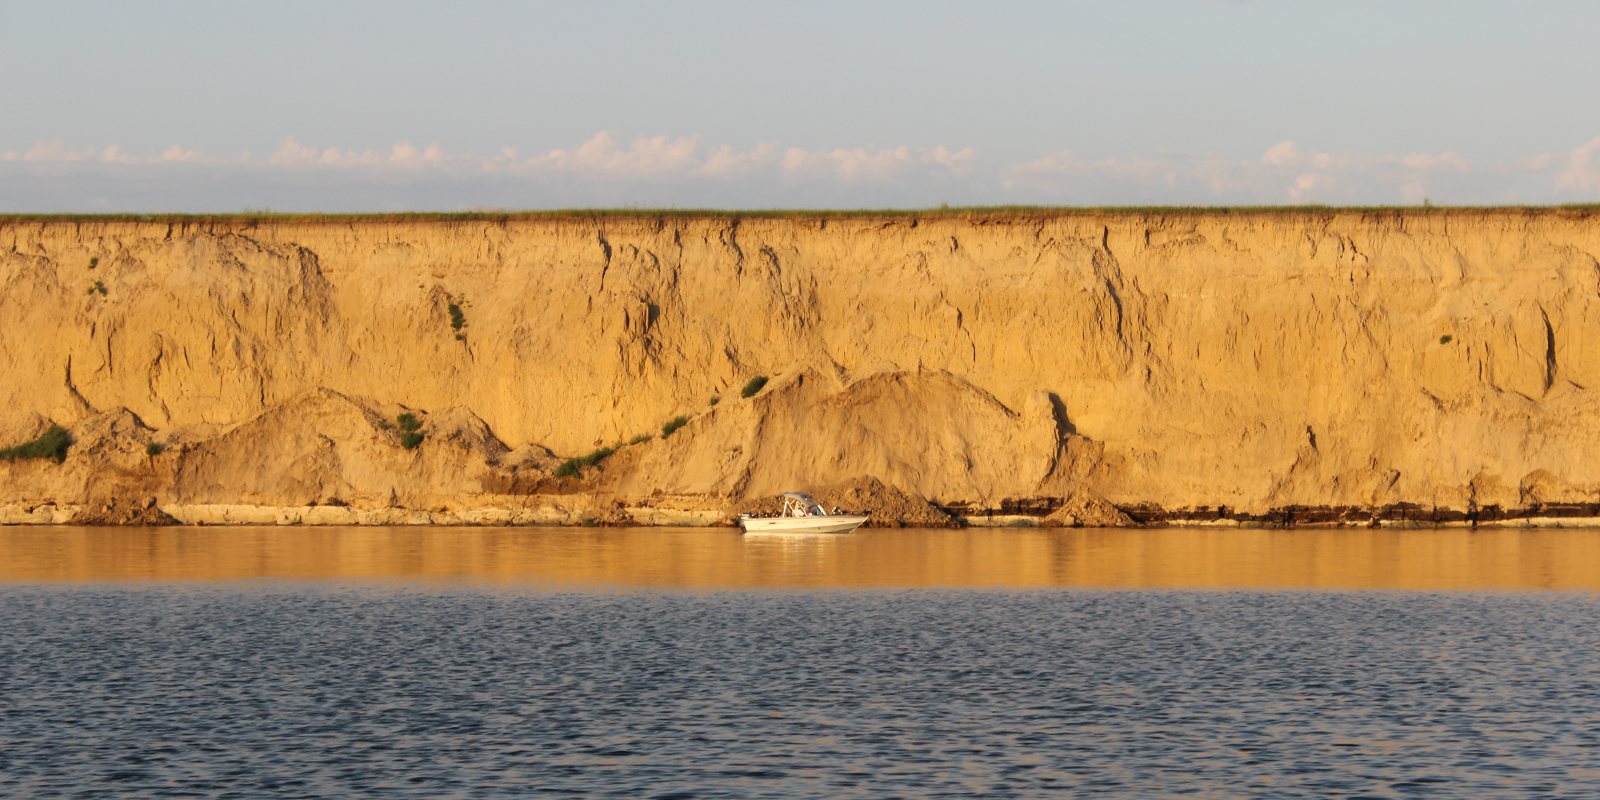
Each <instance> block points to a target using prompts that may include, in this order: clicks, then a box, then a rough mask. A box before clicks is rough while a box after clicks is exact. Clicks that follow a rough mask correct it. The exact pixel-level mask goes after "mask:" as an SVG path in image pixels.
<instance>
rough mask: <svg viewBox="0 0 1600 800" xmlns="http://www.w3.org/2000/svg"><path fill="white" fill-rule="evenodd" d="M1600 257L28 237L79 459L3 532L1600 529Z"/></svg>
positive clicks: (724, 224) (892, 219)
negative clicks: (1449, 522)
mask: <svg viewBox="0 0 1600 800" xmlns="http://www.w3.org/2000/svg"><path fill="white" fill-rule="evenodd" d="M1597 255H1600V216H1596V215H1595V214H1594V213H1593V212H1589V211H1581V210H1506V211H1476V210H1472V211H1468V210H1458V211H1442V212H1432V213H1425V212H1422V211H1415V212H1395V211H1389V212H1343V211H1337V210H1330V211H1325V212H1324V211H1318V210H1308V211H1306V212H1304V213H1234V214H1224V213H1198V214H1188V213H1176V212H1174V213H1107V214H1096V213H1059V214H1056V213H1028V214H1000V213H995V214H949V215H938V214H933V215H925V216H916V215H903V216H902V215H885V216H860V215H841V216H833V217H828V216H820V215H818V216H812V215H795V216H791V217H781V216H779V217H764V216H754V217H752V216H746V217H739V216H735V215H727V216H717V215H681V216H680V215H671V214H666V215H649V214H639V215H566V216H563V215H549V216H525V217H509V218H505V219H472V218H465V219H450V218H445V219H436V220H429V219H403V218H402V219H381V218H370V219H363V218H353V219H340V218H326V219H319V218H303V219H292V218H281V219H273V218H264V219H258V220H252V219H243V218H239V219H230V218H220V219H212V220H202V219H183V218H173V219H155V220H152V221H138V220H118V219H97V218H76V219H61V220H51V219H37V220H29V219H10V220H6V221H0V374H3V377H4V380H0V446H7V445H10V444H15V443H20V442H23V441H27V440H29V439H31V438H33V437H35V436H38V435H40V434H41V433H43V432H44V431H45V430H47V429H48V428H49V427H50V426H51V425H52V424H56V425H60V426H62V427H64V428H66V429H68V431H69V432H70V433H71V435H72V437H73V441H74V444H73V445H72V446H71V447H70V448H68V450H67V452H66V455H65V459H64V461H62V462H61V463H59V464H58V463H55V462H54V461H52V460H49V459H17V460H11V461H0V505H3V506H5V507H6V508H7V509H8V510H7V511H6V512H5V515H9V516H5V515H0V516H5V518H6V519H11V520H12V521H50V520H54V521H64V520H68V519H73V518H75V517H76V518H82V519H88V518H93V516H94V514H97V513H101V514H103V513H110V512H115V511H116V510H117V509H119V508H123V507H125V506H128V505H129V504H132V505H134V506H137V507H151V508H152V509H154V508H159V509H163V510H165V511H166V512H167V513H170V514H172V515H173V516H175V517H177V518H178V519H185V520H197V521H204V520H212V521H233V520H241V519H259V518H262V515H263V514H265V515H267V516H268V517H271V518H275V519H278V520H279V521H286V520H287V521H295V520H300V521H306V522H313V521H352V520H356V519H357V518H358V517H359V521H388V522H395V521H400V522H404V521H428V520H435V521H438V520H446V521H501V522H504V521H512V522H516V521H558V522H559V521H571V520H576V519H580V518H585V517H596V518H600V519H602V520H604V519H614V520H622V521H626V520H628V519H632V520H637V521H641V522H648V521H701V522H709V521H712V520H715V519H719V518H721V517H722V516H723V515H725V514H726V513H727V511H728V510H729V509H731V508H734V507H735V506H736V505H737V504H738V503H740V502H744V501H749V500H751V499H754V498H759V497H762V496H766V495H771V494H773V493H775V492H779V491H783V490H786V489H791V488H813V487H821V486H825V485H833V484H842V483H846V482H849V481H854V480H864V479H873V480H876V481H881V482H882V484H883V485H884V486H885V487H887V488H888V489H891V490H897V491H898V492H900V493H903V494H907V495H913V496H916V497H919V498H925V499H926V500H928V501H931V502H932V503H934V504H936V505H938V506H940V507H942V508H943V509H945V510H947V511H950V512H951V513H954V514H956V515H957V516H965V517H967V518H968V519H972V520H980V519H982V518H985V517H986V516H987V515H990V514H994V513H997V512H998V513H1004V514H1023V515H1032V516H1034V517H1043V516H1044V515H1046V514H1049V513H1050V512H1052V511H1056V510H1057V509H1059V508H1061V507H1062V506H1063V505H1064V504H1070V503H1073V502H1076V503H1078V504H1079V505H1082V504H1083V503H1084V502H1086V501H1085V500H1084V499H1083V498H1089V499H1090V500H1092V502H1093V503H1102V504H1103V503H1104V501H1109V502H1110V503H1111V504H1115V505H1116V506H1117V507H1120V508H1122V509H1123V510H1125V511H1128V512H1129V513H1131V514H1132V515H1133V516H1134V517H1135V518H1138V519H1156V520H1160V519H1185V518H1193V519H1217V518H1221V519H1229V518H1232V519H1257V520H1281V519H1293V518H1295V517H1296V516H1298V518H1300V519H1316V518H1329V519H1331V518H1338V519H1343V520H1346V521H1351V520H1366V519H1370V518H1378V517H1386V518H1395V519H1398V518H1421V517H1428V518H1464V519H1480V518H1482V519H1492V518H1494V517H1496V516H1506V515H1509V516H1517V515H1519V514H1520V515H1522V516H1528V515H1530V514H1531V515H1538V514H1541V513H1544V514H1548V513H1557V512H1552V511H1550V509H1557V510H1559V513H1568V514H1588V515H1593V514H1595V513H1597V511H1600V509H1597V507H1596V506H1595V504H1597V503H1600V459H1597V458H1594V457H1592V455H1591V454H1593V453H1595V452H1600V450H1597V447H1600V357H1597V356H1600V353H1597V352H1596V350H1597V348H1600V261H1597ZM458 324H459V327H458V326H457V325H458ZM756 376H769V377H770V380H769V381H768V383H767V384H766V386H765V387H764V388H763V389H762V390H761V391H760V392H759V393H757V394H756V395H754V396H753V397H750V398H745V397H742V396H741V393H740V391H739V390H740V388H741V387H743V386H744V385H745V384H746V383H747V381H749V380H750V379H751V378H753V377H756ZM713 400H715V401H716V402H715V404H713V403H712V401H713ZM405 413H410V414H413V415H414V416H415V417H416V418H417V419H418V420H419V421H420V422H421V423H422V431H423V439H422V442H421V444H420V445H417V446H415V447H413V448H406V447H404V446H403V444H402V434H403V433H404V431H402V430H401V429H399V428H398V427H397V419H398V417H399V416H400V415H401V414H405ZM679 416H682V417H685V418H686V419H687V423H686V424H685V425H684V426H683V427H682V428H681V429H679V430H676V431H675V432H673V433H672V434H671V435H670V436H666V437H662V436H661V434H660V430H661V426H662V425H663V423H665V422H667V421H669V420H671V419H673V418H675V417H679ZM644 435H653V438H651V439H649V440H646V441H642V442H639V443H635V444H631V445H630V444H627V443H628V442H629V441H631V440H634V439H636V438H638V437H641V436H644ZM151 445H155V446H153V447H152V446H151ZM618 445H620V448H619V449H618V450H617V451H616V452H615V453H614V454H613V455H611V456H610V457H609V458H606V459H605V460H603V461H601V462H600V463H599V464H598V466H596V467H589V468H585V469H583V470H581V472H580V473H579V474H578V475H576V476H573V477H557V475H556V473H557V471H558V469H559V465H560V464H561V463H562V462H563V461H565V460H566V459H568V458H571V457H575V456H581V455H583V454H585V453H588V452H590V451H593V450H595V449H597V448H601V447H615V446H618ZM1074 498H1077V499H1076V500H1074ZM219 509H220V510H219ZM251 509H255V511H252V510H251ZM262 509H265V511H263V510H262ZM1113 511H1114V509H1113ZM252 515H254V516H252ZM285 515H288V516H285ZM608 515H609V516H608ZM1319 515H1320V517H1319ZM1330 515H1331V516H1330ZM1430 515H1431V516H1430ZM1441 515H1442V516H1441ZM113 516H115V515H114V514H113ZM1068 518H1069V519H1070V518H1071V516H1070V515H1069V516H1068Z"/></svg>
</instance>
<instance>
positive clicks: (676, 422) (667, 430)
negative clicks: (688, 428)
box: [661, 417, 689, 439]
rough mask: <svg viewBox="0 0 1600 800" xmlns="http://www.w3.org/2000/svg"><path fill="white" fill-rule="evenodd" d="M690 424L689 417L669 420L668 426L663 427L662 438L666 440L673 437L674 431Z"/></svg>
mask: <svg viewBox="0 0 1600 800" xmlns="http://www.w3.org/2000/svg"><path fill="white" fill-rule="evenodd" d="M688 424H689V418H688V417H673V418H672V419H670V420H667V424H665V425H662V426H661V438H663V439H665V438H667V437H668V436H671V435H672V432H673V431H675V430H677V429H679V428H681V427H683V426H685V425H688Z"/></svg>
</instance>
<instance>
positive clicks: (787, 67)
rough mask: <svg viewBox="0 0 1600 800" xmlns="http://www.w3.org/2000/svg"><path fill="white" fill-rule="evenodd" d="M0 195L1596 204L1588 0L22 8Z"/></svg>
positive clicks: (4, 33) (0, 126)
mask: <svg viewBox="0 0 1600 800" xmlns="http://www.w3.org/2000/svg"><path fill="white" fill-rule="evenodd" d="M5 19H6V24H5V25H4V26H0V101H3V103H4V107H5V108H6V109H8V111H7V113H6V114H4V115H0V211H162V210H172V211H237V210H240V209H243V208H246V207H251V208H260V207H271V208H274V209H279V210H297V211H310V210H323V211H385V210H399V209H437V210H451V209H458V208H472V207H511V208H550V207H573V206H590V205H605V206H613V205H645V206H670V205H676V206H679V207H688V206H719V207H728V208H749V207H774V206H784V207H806V206H827V207H877V206H929V205H937V204H938V203H941V202H948V203H951V204H989V203H1043V204H1076V205H1081V204H1130V203H1211V204H1238V203H1303V202H1323V203H1414V202H1421V201H1422V200H1423V199H1424V198H1430V199H1432V200H1433V201H1434V202H1438V203H1461V204H1467V203H1474V204H1476V203H1507V202H1525V203H1557V202H1584V201H1587V202H1593V201H1595V200H1597V199H1600V103H1597V102H1596V101H1595V97H1596V96H1600V91H1597V90H1596V89H1595V86H1596V85H1600V80H1597V79H1596V78H1595V77H1594V76H1596V75H1600V47H1596V46H1595V45H1596V34H1597V33H1600V4H1597V3H1592V2H1590V3H1577V2H1522V3H1473V2H1427V1H1425V0H1391V2H1384V3H1377V2H1373V3H1367V2H1348V1H1347V2H1287V1H1283V2H1268V1H1265V0H1264V1H1263V2H1231V3H1230V2H1206V1H1205V0H1160V1H1157V0H1148V1H1135V2H1102V3H1070V2H1058V3H1026V2H1019V3H1007V4H978V3H942V2H917V3H899V2H878V3H873V2H865V3H830V2H806V3H765V4H759V3H722V2H686V3H618V2H600V3H570V2H569V3H531V2H530V3H504V2H482V3H470V2H454V3H449V4H444V3H421V2H416V3H405V2H384V3H368V2H344V3H341V2H321V3H298V2H275V3H270V4H245V3H215V2H211V3H178V2H169V3H161V2H152V3H140V4H135V3H89V2H54V3H32V2H18V1H17V0H10V2H8V3H7V7H6V14H5Z"/></svg>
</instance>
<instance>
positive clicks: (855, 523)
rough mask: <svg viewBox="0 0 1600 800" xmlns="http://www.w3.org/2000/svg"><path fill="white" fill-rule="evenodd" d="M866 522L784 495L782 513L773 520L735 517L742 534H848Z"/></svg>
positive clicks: (796, 494)
mask: <svg viewBox="0 0 1600 800" xmlns="http://www.w3.org/2000/svg"><path fill="white" fill-rule="evenodd" d="M866 521H867V515H865V514H840V513H839V509H837V508H835V509H834V510H833V512H832V513H830V512H828V511H825V510H823V508H822V506H821V504H819V503H818V502H817V501H816V499H815V498H813V497H812V496H811V495H809V494H805V493H804V492H784V493H783V511H781V512H779V514H778V516H776V517H756V516H751V515H749V514H740V515H739V527H741V528H743V529H744V532H745V533H849V532H851V531H853V530H855V529H856V528H859V527H861V524H862V523H864V522H866Z"/></svg>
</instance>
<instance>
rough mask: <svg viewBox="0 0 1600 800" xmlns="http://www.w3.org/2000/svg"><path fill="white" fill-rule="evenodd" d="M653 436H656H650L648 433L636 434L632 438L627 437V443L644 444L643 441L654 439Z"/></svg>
mask: <svg viewBox="0 0 1600 800" xmlns="http://www.w3.org/2000/svg"><path fill="white" fill-rule="evenodd" d="M654 438H656V437H654V436H651V435H650V434H648V433H641V434H639V435H638V436H635V437H633V438H632V439H629V440H628V444H644V443H645V442H648V441H650V440H651V439H654Z"/></svg>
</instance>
